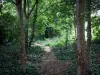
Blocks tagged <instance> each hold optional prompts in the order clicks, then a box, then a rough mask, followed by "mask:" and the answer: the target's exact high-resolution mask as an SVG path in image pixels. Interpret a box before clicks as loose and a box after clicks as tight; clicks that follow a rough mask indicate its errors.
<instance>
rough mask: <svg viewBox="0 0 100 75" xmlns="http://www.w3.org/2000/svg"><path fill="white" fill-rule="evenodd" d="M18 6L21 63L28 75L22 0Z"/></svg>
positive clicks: (19, 0) (17, 2)
mask: <svg viewBox="0 0 100 75" xmlns="http://www.w3.org/2000/svg"><path fill="white" fill-rule="evenodd" d="M16 6H17V9H18V14H19V17H20V31H21V50H20V56H21V57H20V61H21V64H22V72H23V75H25V74H26V49H25V31H24V23H23V12H22V0H16Z"/></svg>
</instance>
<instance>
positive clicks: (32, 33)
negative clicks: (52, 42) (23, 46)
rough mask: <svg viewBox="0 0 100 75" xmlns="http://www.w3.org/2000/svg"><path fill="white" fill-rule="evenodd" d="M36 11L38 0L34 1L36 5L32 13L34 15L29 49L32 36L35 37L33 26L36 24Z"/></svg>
mask: <svg viewBox="0 0 100 75" xmlns="http://www.w3.org/2000/svg"><path fill="white" fill-rule="evenodd" d="M37 10H38V0H36V5H35V11H34V15H33V17H34V18H33V26H32V32H31V37H30V41H29V47H30V46H31V44H32V42H33V39H34V36H35V34H34V33H35V24H36V20H37Z"/></svg>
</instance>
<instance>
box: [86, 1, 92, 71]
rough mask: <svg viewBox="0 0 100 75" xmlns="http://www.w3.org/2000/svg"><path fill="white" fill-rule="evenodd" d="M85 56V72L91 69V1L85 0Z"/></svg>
mask: <svg viewBox="0 0 100 75" xmlns="http://www.w3.org/2000/svg"><path fill="white" fill-rule="evenodd" d="M87 9H88V11H87V21H88V25H87V51H86V52H87V53H86V54H87V55H86V58H87V59H86V60H87V64H86V67H87V72H88V71H90V67H91V0H87Z"/></svg>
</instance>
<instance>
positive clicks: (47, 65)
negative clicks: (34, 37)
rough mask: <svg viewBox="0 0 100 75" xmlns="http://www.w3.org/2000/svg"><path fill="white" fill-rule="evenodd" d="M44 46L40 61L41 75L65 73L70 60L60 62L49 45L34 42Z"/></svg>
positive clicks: (61, 74)
mask: <svg viewBox="0 0 100 75" xmlns="http://www.w3.org/2000/svg"><path fill="white" fill-rule="evenodd" d="M35 45H37V46H40V47H42V48H44V51H45V54H44V55H43V58H42V62H41V75H66V69H67V68H68V67H69V66H70V65H71V63H70V62H61V61H60V60H58V59H57V57H56V56H55V55H54V53H53V51H52V49H51V47H49V46H44V45H41V44H37V43H35Z"/></svg>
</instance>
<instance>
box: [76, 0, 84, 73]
mask: <svg viewBox="0 0 100 75" xmlns="http://www.w3.org/2000/svg"><path fill="white" fill-rule="evenodd" d="M76 24H77V50H78V75H85V71H86V66H85V60H86V59H85V33H84V32H85V31H84V0H76Z"/></svg>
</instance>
